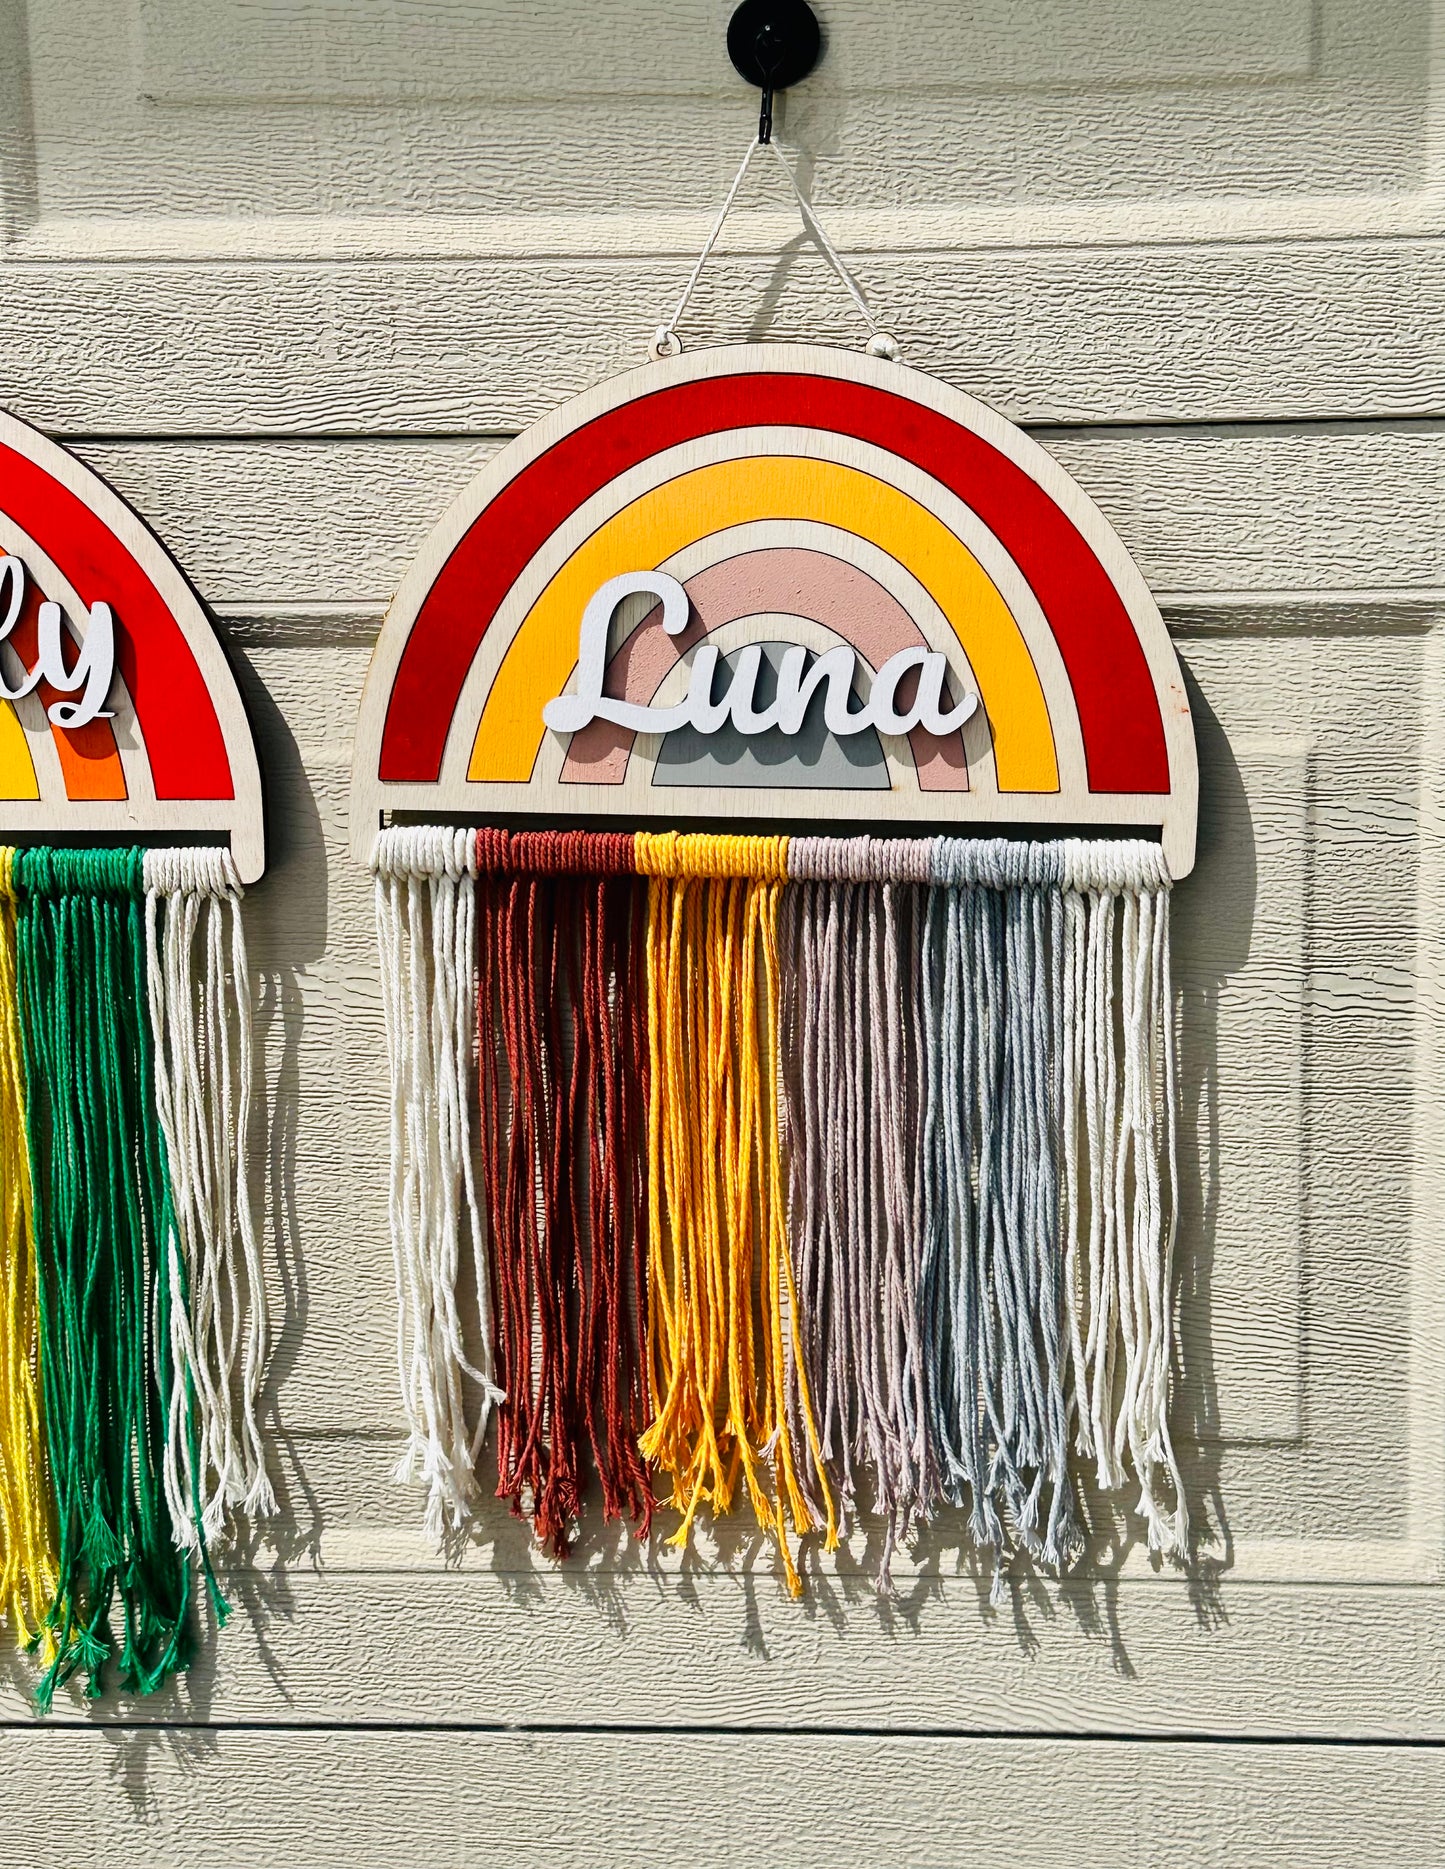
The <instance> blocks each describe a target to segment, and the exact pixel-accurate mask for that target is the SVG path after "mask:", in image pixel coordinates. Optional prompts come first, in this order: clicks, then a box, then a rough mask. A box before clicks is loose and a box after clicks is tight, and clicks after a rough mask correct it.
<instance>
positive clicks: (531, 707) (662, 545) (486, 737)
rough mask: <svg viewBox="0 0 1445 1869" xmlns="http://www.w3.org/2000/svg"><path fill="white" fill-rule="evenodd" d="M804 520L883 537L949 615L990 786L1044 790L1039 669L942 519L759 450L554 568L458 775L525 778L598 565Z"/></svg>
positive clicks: (646, 507) (637, 567)
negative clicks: (729, 532) (990, 759)
mask: <svg viewBox="0 0 1445 1869" xmlns="http://www.w3.org/2000/svg"><path fill="white" fill-rule="evenodd" d="M758 519H799V520H813V521H817V522H819V523H821V524H824V525H831V526H836V527H838V528H839V529H840V530H842V531H845V532H852V533H854V534H856V535H857V536H858V537H860V538H865V539H868V540H870V541H871V542H872V543H873V544H875V545H878V546H881V547H882V549H883V550H884V551H886V552H888V553H889V554H890V555H891V556H892V557H893V558H896V559H897V560H898V562H899V563H900V564H902V565H904V566H905V567H906V568H907V569H908V570H909V571H911V572H912V573H913V575H914V577H916V578H917V579H918V581H919V583H920V584H922V585H923V587H924V589H925V590H927V591H928V592H929V593H930V594H931V595H932V597H933V599H934V602H935V603H936V604H937V605H938V607H939V609H940V610H941V611H942V612H943V614H944V616H946V617H947V618H948V621H949V623H950V624H951V625H952V627H953V630H954V633H955V634H956V635H957V637H958V640H959V642H960V643H961V644H962V645H963V649H964V653H965V654H966V655H967V656H968V660H969V666H970V667H971V668H972V669H973V672H974V676H975V679H976V680H977V682H978V685H979V693H980V698H981V700H982V702H983V705H984V708H985V710H986V712H987V714H988V719H989V724H990V726H991V727H992V730H993V747H994V767H995V770H996V772H997V775H998V788H999V790H1000V791H1001V792H1056V791H1057V790H1058V787H1059V767H1058V759H1057V756H1056V754H1055V751H1054V735H1053V728H1052V726H1051V724H1050V721H1049V710H1048V705H1047V703H1046V702H1045V700H1044V691H1043V688H1042V686H1041V685H1040V682H1039V677H1038V671H1037V670H1036V669H1035V667H1034V663H1033V657H1032V656H1031V655H1030V654H1029V649H1028V644H1027V643H1026V642H1025V641H1024V639H1023V634H1022V632H1021V631H1020V629H1019V626H1018V624H1017V623H1016V622H1015V621H1014V618H1013V613H1012V612H1011V611H1010V609H1009V607H1008V605H1007V604H1006V603H1005V602H1004V600H1003V598H1002V597H1001V596H1000V595H999V592H998V590H997V589H996V587H995V585H994V583H993V581H992V579H991V578H990V577H989V576H988V574H987V572H986V571H985V570H984V568H983V566H982V565H981V564H979V562H978V560H977V559H976V558H975V557H974V555H973V553H972V552H970V551H969V550H968V548H967V547H966V546H965V545H964V544H963V543H962V541H961V540H960V539H958V538H957V537H956V536H955V535H954V534H953V533H952V532H950V531H949V529H948V527H947V526H945V525H944V523H943V521H942V520H941V519H939V518H938V517H937V516H936V515H935V514H933V513H930V512H929V511H928V510H927V508H926V507H923V506H920V505H919V503H918V502H917V501H916V500H914V499H913V498H911V497H910V496H909V495H908V494H905V493H900V492H899V490H898V489H897V488H896V487H891V486H889V485H888V484H887V482H885V481H882V480H878V479H876V478H875V477H874V476H873V475H872V474H865V473H864V472H863V471H862V470H861V469H860V468H856V467H844V466H842V465H840V464H839V463H837V462H835V461H818V460H812V459H809V458H808V457H806V456H802V455H764V456H754V457H752V458H749V459H746V460H738V461H719V462H716V463H714V464H713V465H711V466H708V467H698V468H694V469H693V470H692V471H690V472H688V473H685V474H680V475H678V477H677V478H676V479H675V480H669V481H666V482H664V484H663V485H662V486H660V487H655V488H653V490H652V491H651V492H650V493H644V494H642V495H640V496H639V497H638V498H637V499H635V500H633V501H632V502H631V503H630V504H629V505H627V506H624V507H622V508H621V509H620V510H619V511H618V512H616V513H614V514H613V516H612V517H611V518H610V519H608V520H605V521H604V522H603V524H602V525H600V526H599V527H598V528H597V530H596V531H595V532H594V533H593V534H592V535H591V537H590V538H588V539H586V540H584V541H583V543H582V544H581V545H580V546H578V548H577V550H576V551H575V552H573V554H572V556H571V557H570V558H569V559H568V560H567V562H566V563H565V564H564V565H562V566H561V567H560V569H559V570H558V571H557V572H556V573H555V575H554V576H553V578H552V579H551V581H550V583H549V584H548V585H547V588H546V589H545V590H544V591H543V592H542V594H541V596H540V597H539V598H538V599H537V601H536V603H534V604H533V605H532V608H531V609H530V610H529V611H528V612H527V615H526V617H525V618H524V619H523V621H522V624H521V627H520V628H519V629H518V631H517V633H516V635H515V636H514V637H513V639H512V642H511V645H510V646H509V648H508V649H507V652H506V654H505V655H504V656H503V658H502V663H501V666H500V667H499V668H498V670H497V673H496V675H495V677H494V678H493V681H492V685H491V689H490V691H489V692H488V695H487V698H486V701H485V703H484V705H483V707H482V717H481V720H480V721H479V722H478V724H477V732H476V738H475V739H474V740H473V742H472V755H471V761H470V763H469V765H468V767H467V777H468V778H469V779H478V780H492V781H500V782H510V783H523V784H525V782H526V781H527V780H528V779H529V778H530V777H531V775H532V767H533V765H534V763H535V761H536V757H537V749H538V747H539V746H540V745H541V743H542V734H543V732H544V729H543V727H542V709H543V707H544V706H545V705H546V703H547V702H548V701H550V700H551V699H552V697H553V696H554V695H557V694H560V693H561V692H562V689H563V687H564V686H565V685H566V682H567V678H568V676H569V675H570V674H571V672H572V670H573V668H574V667H575V665H576V661H577V628H578V624H579V623H580V622H581V619H582V612H583V610H584V609H585V607H586V605H587V602H588V600H589V599H590V598H591V596H592V595H593V593H594V592H595V591H596V590H597V589H598V587H599V586H600V585H601V584H603V583H604V582H605V581H606V580H607V579H608V578H610V577H615V576H616V575H617V574H618V573H620V572H623V571H641V570H652V569H655V568H656V567H657V566H659V565H661V564H663V563H664V562H665V561H666V560H667V559H668V558H670V557H671V556H672V555H673V553H674V552H678V551H681V550H682V548H683V547H684V546H687V545H690V544H692V543H694V542H695V541H696V540H698V539H702V538H706V537H708V536H709V535H710V534H711V533H714V532H720V531H722V530H723V529H724V528H725V527H728V526H740V525H747V524H749V523H750V522H752V521H753V520H758Z"/></svg>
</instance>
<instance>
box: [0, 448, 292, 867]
mask: <svg viewBox="0 0 1445 1869" xmlns="http://www.w3.org/2000/svg"><path fill="white" fill-rule="evenodd" d="M0 645H3V648H0V840H5V841H8V842H11V843H33V842H37V841H47V840H60V841H73V840H74V839H75V838H77V837H90V838H100V839H107V840H115V839H121V840H124V841H127V842H130V843H138V844H146V843H157V842H166V843H182V842H185V841H187V840H188V839H191V838H195V837H198V836H208V841H210V842H213V843H221V842H225V841H227V840H229V842H230V845H231V853H232V856H233V857H234V859H235V863H236V869H237V871H238V873H239V877H240V880H241V881H242V882H243V883H253V882H255V881H257V880H258V878H259V877H260V875H261V873H262V870H263V869H264V867H265V834H264V825H263V818H262V807H261V779H260V772H259V770H258V767H257V763H256V753H255V748H254V746H253V744H252V740H251V732H250V728H249V726H248V724H247V721H246V714H245V709H244V707H243V706H242V702H241V697H240V694H239V692H238V690H237V687H236V682H235V677H234V676H233V675H232V673H231V669H230V666H229V664H228V663H227V661H226V657H225V653H224V651H223V650H222V648H221V645H220V643H219V642H218V641H217V640H216V637H215V634H214V632H213V631H212V628H211V625H210V622H209V620H208V619H207V617H206V614H205V611H204V610H203V609H202V607H201V604H200V602H199V600H198V599H197V597H196V595H195V593H194V592H193V591H192V589H191V587H190V585H189V584H188V583H187V582H186V579H185V577H184V575H183V573H182V572H181V571H180V569H179V568H178V567H177V565H176V564H175V562H174V560H173V559H172V558H171V557H170V555H169V554H168V553H167V552H166V551H165V549H164V548H163V547H162V545H161V544H160V543H159V541H158V540H157V539H156V538H155V536H154V535H153V534H152V533H151V532H150V531H149V530H148V529H147V528H146V526H145V525H144V524H143V523H142V522H141V520H140V519H139V518H138V517H137V515H136V514H135V513H134V512H132V510H131V509H130V507H128V506H127V505H126V504H125V502H124V501H123V500H122V499H120V497H119V496H118V495H117V494H116V493H115V492H113V491H112V489H111V488H110V487H108V486H107V485H106V483H105V482H104V481H103V480H102V479H101V478H100V476H99V475H98V474H95V473H94V472H92V471H91V469H90V468H88V467H86V466H85V465H84V463H83V462H81V461H79V460H77V459H76V457H75V456H74V455H73V454H70V453H67V451H66V450H65V449H64V448H62V447H60V446H58V445H57V444H56V443H55V442H53V441H49V440H47V439H46V437H45V436H44V435H41V434H39V433H38V432H37V431H36V430H35V429H33V428H30V427H28V426H27V425H26V424H25V423H23V422H20V421H17V420H16V419H15V417H14V416H11V415H6V414H3V413H0ZM107 672H108V673H109V679H108V680H107V679H106V675H107Z"/></svg>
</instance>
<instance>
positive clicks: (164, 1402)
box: [0, 414, 275, 1707]
mask: <svg viewBox="0 0 1445 1869" xmlns="http://www.w3.org/2000/svg"><path fill="white" fill-rule="evenodd" d="M0 844H3V848H0V1168H3V1183H0V1186H3V1225H0V1242H3V1257H4V1305H3V1309H0V1595H3V1599H4V1604H5V1608H6V1610H7V1612H8V1613H9V1615H10V1617H11V1619H12V1622H13V1625H14V1626H15V1628H16V1629H17V1630H18V1631H19V1633H20V1635H21V1638H22V1640H23V1641H24V1642H25V1643H26V1645H27V1646H29V1647H31V1648H32V1649H35V1650H38V1652H39V1655H40V1658H41V1661H42V1664H43V1670H44V1671H43V1675H42V1678H41V1682H40V1687H39V1698H40V1701H41V1704H42V1706H45V1707H48V1706H49V1704H50V1701H51V1697H52V1696H53V1694H54V1691H55V1688H56V1687H57V1685H59V1684H60V1683H62V1682H64V1681H65V1680H67V1679H69V1678H70V1677H71V1676H72V1675H74V1674H76V1673H83V1674H84V1675H85V1676H86V1678H87V1691H88V1692H89V1693H92V1694H95V1693H99V1692H101V1691H103V1688H104V1686H105V1685H106V1684H107V1681H108V1679H116V1680H118V1681H119V1683H120V1685H122V1686H123V1687H126V1688H129V1689H131V1690H133V1691H137V1692H147V1691H149V1690H151V1689H153V1688H155V1687H158V1686H160V1685H161V1684H162V1683H163V1682H164V1681H165V1680H166V1679H167V1678H168V1677H169V1676H170V1675H171V1674H172V1673H173V1672H174V1671H176V1670H177V1669H179V1668H182V1667H184V1666H185V1665H186V1662H187V1660H188V1659H189V1656H190V1653H191V1649H192V1644H193V1632H192V1622H193V1617H192V1613H191V1604H190V1598H191V1594H192V1592H191V1575H192V1567H193V1564H194V1565H196V1566H197V1567H198V1568H199V1569H200V1571H201V1573H202V1574H203V1576H204V1578H205V1582H206V1587H207V1590H208V1592H209V1596H210V1600H211V1603H212V1605H213V1608H214V1610H215V1612H216V1614H217V1616H218V1619H223V1618H224V1615H225V1612H226V1606H225V1603H224V1600H223V1599H222V1596H221V1593H220V1590H219V1588H218V1586H217V1584H216V1580H215V1577H214V1574H213V1572H212V1568H211V1561H210V1553H211V1551H212V1550H213V1549H214V1548H215V1545H216V1543H217V1541H218V1540H219V1539H221V1538H222V1537H223V1536H224V1535H225V1533H226V1531H227V1529H228V1523H229V1520H230V1517H231V1515H232V1514H233V1513H234V1512H237V1511H245V1512H248V1513H254V1514H262V1513H266V1512H271V1511H274V1510H275V1500H274V1497H273V1494H272V1490H271V1485H270V1481H269V1479H268V1477H267V1473H266V1463H265V1457H264V1452H263V1448H262V1444H261V1435H260V1430H259V1426H258V1420H257V1410H258V1402H259V1392H260V1383H261V1376H262V1367H263V1363H264V1359H265V1353H266V1304H265V1287H264V1278H263V1275H262V1267H261V1258H260V1247H259V1241H258V1236H257V1232H256V1228H255V1224H254V1219H253V1215H252V1208H251V1200H250V1194H249V1189H248V1185H247V1179H246V1171H245V1144H246V1135H247V1130H248V1126H249V1124H250V1121H251V1115H252V1098H253V1057H252V1037H251V1010H250V988H249V976H248V969H247V963H246V950H245V941H244V935H243V932H242V925H241V912H240V900H241V893H242V887H243V885H244V884H246V883H251V882H254V881H256V880H257V878H258V877H259V876H260V875H261V872H262V869H263V866H264V849H265V846H264V833H263V820H262V811H261V788H260V776H259V773H258V770H257V764H256V754H255V749H254V747H253V745H252V741H251V734H250V730H249V727H248V725H247V722H246V715H245V710H244V708H243V706H242V703H241V698H240V695H239V693H238V691H237V688H236V684H235V679H234V677H233V675H232V673H231V670H230V668H229V666H228V664H227V662H226V658H225V655H224V653H223V652H222V649H221V646H220V644H219V643H218V642H217V640H216V638H215V635H214V634H213V632H212V629H211V626H210V623H209V621H208V619H207V617H206V615H205V613H204V611H203V610H202V608H201V605H200V603H199V602H198V600H197V598H196V597H195V595H194V593H193V592H192V591H191V589H190V586H189V585H188V584H187V583H186V581H185V578H184V577H183V576H182V574H181V572H180V571H179V570H178V569H177V567H176V565H175V564H174V563H173V562H172V560H171V559H170V558H169V557H168V556H167V554H166V552H165V551H164V550H163V549H162V547H161V546H160V544H159V543H158V542H157V540H156V539H155V538H154V537H153V536H152V535H151V533H150V532H148V531H147V530H146V528H145V527H144V525H143V524H142V523H141V522H140V520H139V519H138V518H137V517H136V515H135V514H134V513H133V512H132V511H131V510H130V508H129V507H127V506H126V505H125V504H124V503H123V502H122V501H121V500H120V499H119V498H118V497H117V495H116V494H115V493H114V492H113V491H112V490H111V489H110V488H109V487H108V486H106V484H105V483H104V482H103V481H102V480H101V479H100V478H99V477H98V476H97V475H96V474H94V473H93V472H91V470H90V469H89V468H87V467H86V466H84V465H83V463H81V462H80V461H78V460H77V459H76V458H75V457H74V456H73V455H71V454H68V453H67V452H66V451H65V450H64V449H63V448H60V447H58V446H57V445H56V444H55V443H53V442H51V441H48V440H47V439H46V438H45V437H44V436H42V435H40V434H38V433H37V432H36V431H35V430H34V429H31V428H28V427H26V426H25V424H23V423H21V422H18V421H16V420H15V419H14V418H13V417H11V416H8V415H4V414H0ZM110 1661H114V1662H115V1664H116V1666H115V1668H114V1670H113V1671H112V1670H110V1669H108V1668H107V1665H106V1664H107V1663H108V1662H110Z"/></svg>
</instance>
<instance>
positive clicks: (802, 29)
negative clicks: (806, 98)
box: [728, 0, 823, 143]
mask: <svg viewBox="0 0 1445 1869" xmlns="http://www.w3.org/2000/svg"><path fill="white" fill-rule="evenodd" d="M822 48H823V40H822V34H821V33H820V32H819V30H818V16H817V14H816V13H814V11H813V9H812V8H811V7H810V6H809V5H808V0H743V3H742V5H741V6H740V7H739V8H738V10H737V11H736V12H735V13H734V14H733V16H732V18H731V19H730V20H729V21H728V57H729V58H730V59H731V60H732V62H733V66H734V68H735V70H736V71H737V72H738V74H739V76H740V77H743V78H746V79H747V81H748V83H749V84H756V85H759V86H761V88H762V93H763V102H762V109H761V110H760V111H759V113H758V141H759V142H760V143H770V142H772V140H773V93H774V91H786V90H787V89H788V87H789V86H790V85H794V84H796V83H797V82H798V80H799V79H800V78H806V77H807V75H808V73H809V72H810V71H811V70H812V69H813V67H814V66H815V65H816V64H817V62H818V56H819V53H820V52H821V51H822Z"/></svg>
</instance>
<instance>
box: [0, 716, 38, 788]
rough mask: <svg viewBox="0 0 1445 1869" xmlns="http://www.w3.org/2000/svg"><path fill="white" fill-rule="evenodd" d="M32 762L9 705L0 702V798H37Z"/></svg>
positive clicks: (23, 735) (21, 729)
mask: <svg viewBox="0 0 1445 1869" xmlns="http://www.w3.org/2000/svg"><path fill="white" fill-rule="evenodd" d="M39 796H40V785H39V782H38V781H37V779H36V777H35V762H34V761H33V760H32V759H31V757H30V748H29V747H28V746H27V745H26V744H25V729H24V728H23V727H22V726H21V725H20V716H19V715H18V714H17V713H16V712H15V708H14V706H13V705H12V703H11V702H9V701H0V798H39Z"/></svg>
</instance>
